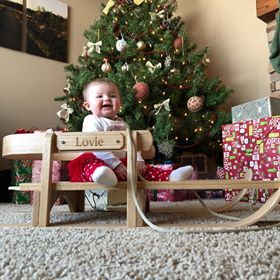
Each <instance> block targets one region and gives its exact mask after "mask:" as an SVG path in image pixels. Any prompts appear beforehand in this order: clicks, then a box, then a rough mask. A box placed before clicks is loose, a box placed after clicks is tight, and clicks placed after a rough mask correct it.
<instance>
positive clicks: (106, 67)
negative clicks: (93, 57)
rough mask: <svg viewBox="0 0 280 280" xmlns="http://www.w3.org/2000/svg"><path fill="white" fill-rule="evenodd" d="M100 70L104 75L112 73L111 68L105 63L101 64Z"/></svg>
mask: <svg viewBox="0 0 280 280" xmlns="http://www.w3.org/2000/svg"><path fill="white" fill-rule="evenodd" d="M101 70H102V71H103V72H104V73H109V72H111V71H112V66H111V64H110V63H108V62H105V63H104V64H102V66H101Z"/></svg>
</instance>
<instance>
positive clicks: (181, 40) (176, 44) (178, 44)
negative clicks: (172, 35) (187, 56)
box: [173, 37, 184, 49]
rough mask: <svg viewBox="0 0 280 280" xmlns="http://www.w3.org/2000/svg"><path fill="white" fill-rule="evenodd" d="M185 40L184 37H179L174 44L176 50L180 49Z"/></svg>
mask: <svg viewBox="0 0 280 280" xmlns="http://www.w3.org/2000/svg"><path fill="white" fill-rule="evenodd" d="M183 42H184V39H183V37H177V38H176V39H175V41H174V43H173V46H174V48H175V49H180V48H181V47H182V45H183Z"/></svg>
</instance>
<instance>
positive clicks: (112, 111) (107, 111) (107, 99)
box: [83, 83, 121, 118]
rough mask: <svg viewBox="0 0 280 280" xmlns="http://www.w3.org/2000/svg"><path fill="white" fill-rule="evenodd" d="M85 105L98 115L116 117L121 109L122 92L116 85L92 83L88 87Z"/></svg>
mask: <svg viewBox="0 0 280 280" xmlns="http://www.w3.org/2000/svg"><path fill="white" fill-rule="evenodd" d="M86 96H87V101H85V102H84V104H83V105H84V107H85V108H86V109H87V110H89V111H91V112H92V114H93V115H96V116H98V117H106V118H114V117H116V115H117V113H118V112H119V110H120V106H121V100H120V93H119V90H118V88H117V87H116V86H114V85H110V84H106V83H92V84H89V85H88V87H87V92H86Z"/></svg>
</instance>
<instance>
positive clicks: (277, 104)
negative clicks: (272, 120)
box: [231, 97, 280, 123]
mask: <svg viewBox="0 0 280 280" xmlns="http://www.w3.org/2000/svg"><path fill="white" fill-rule="evenodd" d="M231 114H232V122H233V123H235V122H243V121H249V120H257V119H260V118H266V117H272V116H277V115H280V98H276V97H263V98H260V99H256V100H252V101H250V102H247V103H243V104H240V105H237V106H234V107H232V108H231Z"/></svg>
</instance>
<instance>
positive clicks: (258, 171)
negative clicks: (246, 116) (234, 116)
mask: <svg viewBox="0 0 280 280" xmlns="http://www.w3.org/2000/svg"><path fill="white" fill-rule="evenodd" d="M222 138H223V156H224V173H225V178H226V179H240V178H244V176H245V174H246V171H247V170H248V168H250V169H252V171H253V180H263V181H264V180H274V179H275V178H277V172H279V170H280V116H275V117H268V118H262V119H258V120H250V121H246V122H240V123H233V124H228V125H224V126H222ZM271 192H272V190H258V192H257V193H256V192H255V191H251V193H249V194H248V195H247V197H246V200H247V201H250V200H251V201H253V200H254V201H260V202H265V200H266V199H267V197H268V196H269V195H270V194H271ZM236 193H238V191H236V190H234V191H232V190H227V191H226V194H225V198H226V200H231V199H232V197H233V196H235V195H236Z"/></svg>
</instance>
